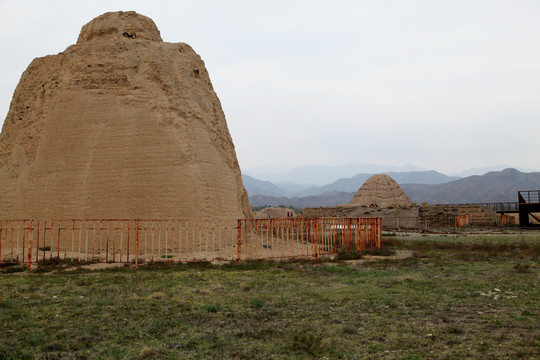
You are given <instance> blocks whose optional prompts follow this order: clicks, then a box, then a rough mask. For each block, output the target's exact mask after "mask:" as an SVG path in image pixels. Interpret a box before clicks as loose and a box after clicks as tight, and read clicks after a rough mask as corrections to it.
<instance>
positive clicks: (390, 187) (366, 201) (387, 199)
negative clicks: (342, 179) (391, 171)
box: [349, 174, 412, 206]
mask: <svg viewBox="0 0 540 360" xmlns="http://www.w3.org/2000/svg"><path fill="white" fill-rule="evenodd" d="M349 204H350V205H356V206H369V205H371V204H374V205H375V206H411V205H412V202H411V200H410V199H409V197H408V196H407V195H406V194H405V192H403V190H402V189H401V187H399V185H398V183H397V182H396V181H395V180H394V179H392V178H391V177H390V176H388V175H384V174H376V175H373V176H371V177H370V178H369V179H367V180H366V182H365V183H364V184H363V185H362V186H361V187H360V189H358V191H357V192H356V194H354V197H353V198H352V200H351V201H350V202H349Z"/></svg>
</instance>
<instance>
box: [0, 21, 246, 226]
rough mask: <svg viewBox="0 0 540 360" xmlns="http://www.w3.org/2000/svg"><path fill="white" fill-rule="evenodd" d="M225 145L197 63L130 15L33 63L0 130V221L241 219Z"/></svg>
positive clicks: (97, 25)
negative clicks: (23, 219) (59, 51)
mask: <svg viewBox="0 0 540 360" xmlns="http://www.w3.org/2000/svg"><path fill="white" fill-rule="evenodd" d="M250 211H251V210H250V207H249V203H248V197H247V193H246V191H245V190H244V187H243V184H242V180H241V177H240V169H239V166H238V162H237V159H236V153H235V150H234V145H233V142H232V139H231V136H230V134H229V130H228V128H227V123H226V120H225V116H224V114H223V110H222V109H221V104H220V101H219V99H218V97H217V96H216V94H215V92H214V90H213V87H212V84H211V83H210V78H209V76H208V72H207V71H206V68H205V66H204V62H203V61H202V60H201V58H200V57H199V56H198V55H197V54H196V53H195V52H194V51H193V50H192V49H191V47H190V46H189V45H187V44H184V43H175V44H173V43H166V42H163V41H162V39H161V36H160V33H159V30H158V29H157V27H156V25H155V24H154V22H153V21H152V20H151V19H150V18H147V17H145V16H142V15H139V14H137V13H135V12H114V13H106V14H104V15H101V16H99V17H97V18H95V19H94V20H92V21H91V22H90V23H88V24H87V25H85V26H84V27H83V28H82V30H81V33H80V36H79V39H78V41H77V44H76V45H73V46H70V47H68V48H67V49H66V50H65V51H64V52H62V53H60V54H58V55H52V56H46V57H43V58H38V59H35V60H34V61H33V62H32V63H31V64H30V66H29V67H28V69H27V70H26V71H25V72H24V74H23V75H22V78H21V80H20V83H19V85H18V86H17V89H16V90H15V93H14V96H13V100H12V102H11V107H10V110H9V113H8V116H7V118H6V120H5V123H4V127H3V129H2V133H1V135H0V218H1V219H11V218H37V219H51V218H198V217H199V218H200V217H225V218H243V217H245V216H247V215H249V214H250Z"/></svg>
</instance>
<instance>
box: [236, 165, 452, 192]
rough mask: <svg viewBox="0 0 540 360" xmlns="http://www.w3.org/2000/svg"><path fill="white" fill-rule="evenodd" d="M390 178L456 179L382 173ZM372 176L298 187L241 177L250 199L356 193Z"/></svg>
mask: <svg viewBox="0 0 540 360" xmlns="http://www.w3.org/2000/svg"><path fill="white" fill-rule="evenodd" d="M384 174H387V175H389V176H390V177H392V178H393V179H394V180H395V181H396V182H397V183H398V184H404V183H418V184H440V183H445V182H450V181H453V180H456V179H459V178H457V177H450V176H447V175H444V174H441V173H439V172H437V171H433V170H431V171H407V172H387V173H384ZM372 175H373V174H368V173H360V174H357V175H355V176H353V177H351V178H342V179H338V180H336V181H334V182H333V183H331V184H327V185H323V186H313V185H311V186H310V185H298V184H294V183H289V184H283V185H281V184H279V183H274V182H272V181H264V180H258V179H255V178H253V177H251V176H249V175H242V179H243V181H244V187H245V188H246V191H247V193H248V195H249V196H250V197H252V196H255V195H264V196H275V197H304V196H312V195H320V194H325V193H328V192H352V193H355V192H356V191H358V189H359V188H360V186H362V184H363V183H364V182H365V181H366V180H367V179H369V178H370V177H371V176H372Z"/></svg>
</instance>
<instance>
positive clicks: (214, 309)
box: [203, 304, 219, 313]
mask: <svg viewBox="0 0 540 360" xmlns="http://www.w3.org/2000/svg"><path fill="white" fill-rule="evenodd" d="M203 310H204V311H206V312H209V313H217V312H218V311H219V306H218V305H216V304H206V305H204V306H203Z"/></svg>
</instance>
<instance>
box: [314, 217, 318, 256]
mask: <svg viewBox="0 0 540 360" xmlns="http://www.w3.org/2000/svg"><path fill="white" fill-rule="evenodd" d="M313 225H314V226H315V229H314V231H315V259H318V258H319V238H318V235H319V234H318V231H317V228H318V227H319V219H318V218H315V220H314V224H313Z"/></svg>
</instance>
